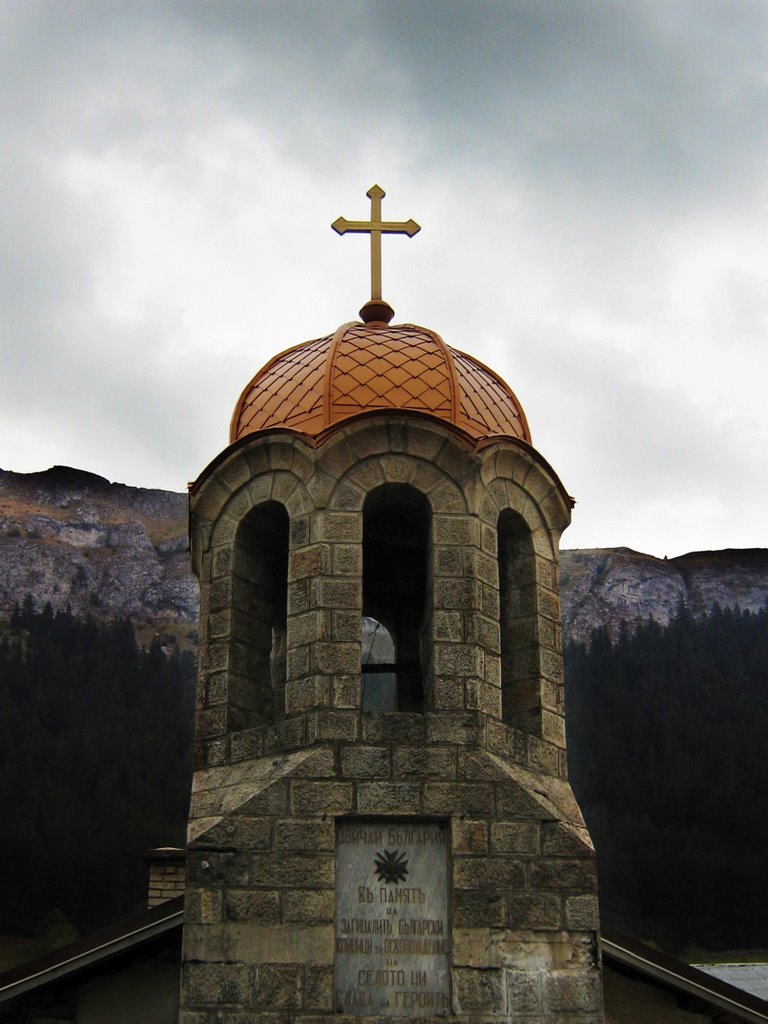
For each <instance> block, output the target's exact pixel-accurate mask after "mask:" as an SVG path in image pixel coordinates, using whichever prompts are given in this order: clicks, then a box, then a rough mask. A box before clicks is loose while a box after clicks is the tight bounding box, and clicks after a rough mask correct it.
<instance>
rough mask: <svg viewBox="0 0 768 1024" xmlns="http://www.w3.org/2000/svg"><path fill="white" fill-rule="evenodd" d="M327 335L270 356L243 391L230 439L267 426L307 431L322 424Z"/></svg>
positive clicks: (318, 428) (318, 429) (234, 439)
mask: <svg viewBox="0 0 768 1024" xmlns="http://www.w3.org/2000/svg"><path fill="white" fill-rule="evenodd" d="M331 337H332V336H331V335H329V336H328V337H327V338H318V339H317V341H310V342H308V343H307V344H306V345H299V346H298V347H297V348H294V349H291V350H289V351H288V352H285V353H283V355H281V356H280V357H278V358H277V359H274V360H273V361H272V362H271V363H270V364H268V365H267V367H266V368H265V369H264V370H262V371H261V372H260V373H259V374H257V375H256V377H255V378H254V379H253V381H251V383H250V385H249V386H248V388H247V389H246V391H245V392H243V397H242V399H241V402H240V407H239V413H238V415H237V417H236V420H235V421H233V423H232V436H231V440H232V441H236V440H237V439H238V438H240V437H244V436H245V435H246V434H252V433H254V431H257V430H264V429H265V428H267V427H275V426H278V425H280V426H288V427H290V426H295V427H296V428H297V429H299V430H303V431H305V432H307V433H309V432H311V431H310V430H309V429H308V428H309V425H310V423H312V424H315V423H316V430H317V432H318V433H319V431H320V430H322V429H323V426H324V425H325V424H324V423H323V421H322V414H323V376H324V373H325V360H326V356H327V354H328V348H329V346H330V343H331Z"/></svg>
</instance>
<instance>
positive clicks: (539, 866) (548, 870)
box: [531, 860, 597, 892]
mask: <svg viewBox="0 0 768 1024" xmlns="http://www.w3.org/2000/svg"><path fill="white" fill-rule="evenodd" d="M596 885H597V878H596V871H595V865H594V862H593V861H591V860H545V861H539V862H537V863H533V864H531V888H532V889H580V890H581V891H582V892H593V891H595V888H596Z"/></svg>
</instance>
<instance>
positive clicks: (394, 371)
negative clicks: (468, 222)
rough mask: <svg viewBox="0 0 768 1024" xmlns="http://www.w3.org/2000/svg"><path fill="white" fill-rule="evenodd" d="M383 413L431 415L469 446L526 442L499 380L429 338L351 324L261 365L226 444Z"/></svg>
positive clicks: (521, 420) (521, 419) (421, 332)
mask: <svg viewBox="0 0 768 1024" xmlns="http://www.w3.org/2000/svg"><path fill="white" fill-rule="evenodd" d="M387 409H392V410H402V411H412V412H418V413H421V414H424V415H427V416H432V417H434V418H435V419H438V420H443V421H445V422H448V423H451V424H452V425H453V426H455V427H458V428H459V429H461V430H462V431H464V432H465V433H466V434H469V435H470V436H471V437H472V438H473V439H474V440H476V441H479V440H481V439H484V438H491V437H517V438H521V439H522V440H524V441H528V442H530V439H531V438H530V433H529V430H528V424H527V422H526V419H525V413H524V412H523V409H522V406H521V405H520V403H519V402H518V401H517V399H516V397H515V395H514V394H513V392H512V391H511V390H510V389H509V388H508V387H507V385H506V384H505V383H504V381H503V380H502V379H501V378H500V377H498V376H497V375H496V374H495V373H494V372H493V371H492V370H489V369H488V368H487V367H485V366H483V365H482V363H479V362H477V361H476V360H475V359H473V358H472V357H471V356H468V355H466V354H464V353H462V352H457V351H455V350H454V349H451V348H449V347H448V346H447V345H446V344H445V342H444V341H443V340H442V338H441V337H440V336H439V335H438V334H436V333H435V332H434V331H429V330H427V329H426V328H424V327H415V326H413V325H412V324H400V325H397V326H390V325H388V324H384V323H369V324H361V323H352V324H346V325H344V326H343V327H340V328H339V329H338V331H336V333H335V334H332V335H328V336H327V337H325V338H318V339H316V340H315V341H308V342H305V343H304V344H302V345H297V346H296V347H295V348H291V349H288V350H287V351H285V352H282V353H281V354H280V355H278V356H276V357H275V358H274V359H272V360H271V361H270V362H269V363H267V365H266V366H265V367H264V368H263V369H261V370H260V371H259V372H258V373H257V374H256V376H255V377H254V378H253V380H252V381H251V382H250V383H249V384H248V386H247V387H246V388H245V390H244V391H243V393H242V395H241V396H240V400H239V401H238V403H237V405H236V407H235V412H234V415H233V417H232V428H231V431H230V440H231V441H232V442H234V441H237V440H239V439H240V438H242V437H246V436H247V435H248V434H253V433H256V432H257V431H261V430H272V429H275V428H278V427H287V428H289V429H292V430H296V431H299V432H300V433H302V434H306V435H308V436H309V437H311V438H317V437H318V436H319V435H320V434H322V432H323V431H324V430H327V429H328V428H329V427H331V426H333V425H335V424H337V423H339V422H341V421H343V420H346V419H348V418H349V417H351V416H359V415H360V414H362V413H366V412H374V411H380V410H387Z"/></svg>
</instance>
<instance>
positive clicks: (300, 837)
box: [275, 818, 336, 852]
mask: <svg viewBox="0 0 768 1024" xmlns="http://www.w3.org/2000/svg"><path fill="white" fill-rule="evenodd" d="M335 843H336V835H335V830H334V823H333V819H332V818H326V819H325V820H318V819H317V818H310V819H301V818H287V819H285V820H281V821H278V822H276V824H275V849H276V850H294V851H297V852H298V851H302V850H306V851H312V850H327V851H332V850H334V849H335Z"/></svg>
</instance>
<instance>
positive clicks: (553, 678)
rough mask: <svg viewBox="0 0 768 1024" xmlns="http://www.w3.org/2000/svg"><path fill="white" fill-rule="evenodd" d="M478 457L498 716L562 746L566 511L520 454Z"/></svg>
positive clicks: (554, 489) (556, 488)
mask: <svg viewBox="0 0 768 1024" xmlns="http://www.w3.org/2000/svg"><path fill="white" fill-rule="evenodd" d="M483 455H484V458H483V467H482V473H481V476H482V481H483V484H484V486H483V489H482V491H483V493H482V501H481V505H480V510H479V511H480V514H481V515H482V518H483V522H484V523H485V524H486V528H487V529H488V530H490V531H492V532H495V535H496V537H495V543H496V553H497V564H498V586H499V632H500V650H501V685H502V717H503V719H504V721H505V722H506V723H507V724H509V725H512V726H514V727H515V728H518V729H521V730H522V731H525V732H528V733H530V734H532V735H535V736H539V737H541V738H543V739H548V740H550V741H551V742H553V743H555V744H556V745H558V746H564V742H565V741H564V729H563V717H562V715H563V678H562V639H561V626H560V603H559V596H558V592H559V588H558V580H557V571H558V568H557V560H558V541H559V536H560V533H561V531H562V530H563V529H564V528H565V526H567V524H568V522H569V521H570V512H569V509H568V506H567V504H566V501H565V498H564V496H563V495H564V492H563V491H562V487H561V486H560V485H559V481H555V480H553V479H552V478H551V477H550V476H549V475H548V474H547V473H546V472H545V470H544V469H543V468H542V467H541V466H540V465H539V464H538V463H537V462H536V461H535V460H534V459H533V458H532V457H531V456H530V455H528V453H527V452H522V451H519V452H518V451H516V450H514V449H510V450H504V449H500V448H496V449H491V450H486V451H485V452H484V453H483Z"/></svg>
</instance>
